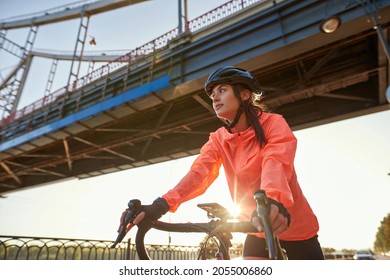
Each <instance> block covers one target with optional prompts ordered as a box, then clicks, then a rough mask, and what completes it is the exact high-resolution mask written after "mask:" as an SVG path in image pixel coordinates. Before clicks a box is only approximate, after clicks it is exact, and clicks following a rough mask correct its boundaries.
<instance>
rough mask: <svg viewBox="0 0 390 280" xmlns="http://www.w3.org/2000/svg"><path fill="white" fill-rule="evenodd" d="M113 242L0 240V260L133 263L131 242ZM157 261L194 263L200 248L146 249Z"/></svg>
mask: <svg viewBox="0 0 390 280" xmlns="http://www.w3.org/2000/svg"><path fill="white" fill-rule="evenodd" d="M112 244H113V241H107V240H106V241H104V240H103V241H102V240H82V239H65V238H47V237H17V236H0V260H136V259H138V256H137V253H136V248H135V245H134V244H133V243H131V240H130V239H129V240H127V241H125V242H122V243H120V244H118V245H117V246H116V248H114V249H112V248H110V246H111V245H112ZM146 249H147V250H148V253H149V255H150V256H151V258H152V259H156V260H164V259H165V260H167V259H169V260H196V259H197V257H198V255H199V250H200V248H199V246H177V245H146Z"/></svg>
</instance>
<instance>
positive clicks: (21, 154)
mask: <svg viewBox="0 0 390 280" xmlns="http://www.w3.org/2000/svg"><path fill="white" fill-rule="evenodd" d="M305 2H310V1H305ZM315 2H321V1H313V3H315ZM315 5H316V4H312V5H311V6H310V5H308V6H307V7H301V8H300V9H301V10H299V9H298V8H296V9H297V10H296V11H300V12H302V14H304V13H305V12H309V11H311V9H313V13H314V11H315V10H316V9H315V8H318V7H317V6H315ZM318 5H319V4H318ZM291 9H292V6H289V5H287V4H286V5H284V6H282V7H281V8H280V9H279V10H276V9H275V11H274V12H275V13H277V12H278V13H279V14H283V13H286V14H287V11H289V10H291ZM293 12H294V11H291V14H290V15H289V16H287V15H286V17H285V18H283V17H282V18H277V19H276V20H275V21H278V20H281V21H282V23H286V24H287V23H288V20H292V19H293ZM272 15H273V14H269V15H268V16H267V17H268V18H269V17H271V16H272ZM253 17H254V18H253V19H252V21H250V20H249V19H250V17H249V18H247V19H246V20H245V21H243V22H242V24H243V26H245V27H246V28H248V29H249V28H250V26H252V25H253V26H254V27H253V29H252V33H251V34H249V35H248V34H245V33H244V30H243V29H242V27H243V26H240V24H239V23H236V24H235V25H230V26H229V27H226V28H225V29H224V30H225V32H230V33H229V34H230V36H227V33H224V32H223V31H219V32H214V33H213V34H211V35H207V36H204V37H202V38H196V36H194V37H193V38H192V40H193V41H192V42H191V43H190V44H187V45H185V46H184V47H178V48H176V49H174V48H172V49H170V50H169V52H168V51H167V50H165V51H166V53H165V54H164V56H162V58H161V62H159V64H153V66H154V67H155V68H154V72H153V75H154V77H153V78H152V79H151V80H153V79H157V78H158V77H161V76H163V74H166V73H169V77H170V85H169V86H168V87H166V88H163V89H161V90H156V91H152V92H150V93H149V94H148V95H147V96H144V97H142V98H139V99H136V100H131V101H129V102H126V103H123V104H120V105H118V106H115V107H112V108H109V109H108V110H105V111H104V112H101V113H99V114H94V115H91V116H89V117H88V118H85V119H80V120H77V122H75V123H73V124H72V125H69V126H66V127H62V128H59V129H57V130H55V131H50V132H49V133H46V134H44V135H40V136H39V137H36V138H34V139H31V140H29V141H26V142H24V143H20V144H19V145H16V146H12V147H11V146H10V148H9V149H7V150H4V151H2V152H1V153H0V159H1V162H0V163H1V166H0V194H1V193H3V194H4V193H7V192H11V191H16V190H20V189H24V188H27V187H32V186H37V185H40V184H44V183H50V182H54V181H58V180H63V179H66V178H72V177H77V178H88V177H92V176H98V175H102V174H107V173H111V172H116V171H120V170H126V169H131V168H135V167H139V166H144V165H148V164H153V163H158V162H163V161H167V160H172V159H177V158H182V157H186V156H189V155H194V154H197V153H198V152H199V149H200V147H201V146H202V144H204V143H205V142H206V141H207V139H208V135H209V133H210V132H211V131H213V130H215V129H217V128H218V127H220V126H221V125H222V122H221V121H220V120H219V119H218V118H217V117H216V116H215V115H214V113H213V110H212V107H211V102H210V100H209V99H208V98H207V96H206V95H205V94H204V92H203V90H202V85H203V83H204V80H205V78H206V76H207V74H208V73H209V72H210V71H211V69H214V68H216V67H218V66H222V65H226V64H234V65H238V66H241V67H244V68H247V69H249V70H251V71H252V73H253V74H254V75H255V76H256V77H257V78H258V79H259V81H260V83H261V84H262V85H263V86H264V89H265V96H266V98H265V103H266V104H267V105H268V106H269V108H270V109H271V110H272V111H273V112H275V113H279V114H282V115H283V116H284V117H285V118H286V120H287V121H288V123H289V124H290V125H291V127H292V128H293V129H295V130H297V129H302V128H307V127H312V126H315V125H319V124H326V123H330V122H333V121H338V120H343V119H346V118H350V117H355V116H360V115H364V114H369V113H373V112H378V111H382V110H386V109H388V105H387V104H386V100H385V91H386V88H387V84H388V78H389V73H388V61H387V59H386V56H385V53H384V51H383V47H382V45H381V44H380V43H379V40H378V35H377V33H376V31H375V30H374V29H373V28H370V26H369V24H368V23H367V22H366V16H365V15H361V16H357V17H356V18H355V19H354V20H350V21H349V22H346V23H345V24H343V25H342V28H340V30H338V31H337V32H336V33H335V34H330V35H325V34H323V33H320V32H319V31H318V30H317V29H316V31H312V33H308V31H305V32H306V35H305V36H304V35H300V38H299V40H296V41H293V42H291V43H288V42H287V41H288V40H290V38H289V37H288V36H292V35H289V34H290V33H287V32H286V31H283V34H282V35H281V36H279V37H280V38H279V39H280V40H281V41H282V42H283V41H284V42H283V43H282V45H280V46H278V47H275V48H271V47H270V48H269V50H267V51H263V50H261V48H263V47H264V45H260V44H259V45H253V43H252V42H253V41H254V40H255V38H256V37H254V36H256V34H255V32H258V31H255V30H256V28H255V24H256V22H257V23H258V22H259V21H258V18H256V17H255V16H253ZM313 17H314V15H313ZM320 17H321V16H320V15H318V19H320ZM389 17H390V10H389V9H383V10H382V11H381V19H382V21H383V22H384V23H386V24H387V23H388V22H389ZM318 21H319V20H315V21H314V20H313V23H310V24H308V27H307V29H306V30H312V29H314V27H313V26H318ZM269 24H271V23H269ZM386 24H384V25H383V27H384V30H385V31H386V34H387V31H388V29H387V25H386ZM257 28H258V27H257ZM286 28H287V27H286ZM316 28H318V27H316ZM233 31H234V32H235V33H234V32H233ZM248 33H250V31H248ZM240 36H242V37H241V38H240ZM228 37H229V38H228ZM279 39H278V40H279ZM275 41H276V40H275ZM275 41H274V42H268V44H269V45H271V44H275ZM239 44H243V45H245V44H246V46H247V49H244V48H243V47H242V46H241V47H240V46H239ZM250 44H252V45H253V46H250ZM264 44H265V43H264ZM200 46H204V47H203V49H200V48H201V47H200ZM223 48H225V51H224V56H223V55H219V54H218V53H221V52H222V51H223ZM229 49H230V50H231V51H229ZM233 53H234V55H232V54H233ZM204 58H208V59H204ZM172 65H173V66H172ZM195 65H196V66H195ZM149 74H150V64H147V65H145V66H141V67H138V68H137V70H134V71H133V75H134V76H135V77H134V78H133V79H134V81H133V82H132V81H131V78H129V79H128V80H126V82H127V83H129V84H133V85H134V87H135V88H136V87H137V86H140V84H137V83H138V82H137V81H138V80H139V77H142V76H146V75H149ZM123 81H124V79H123V78H121V79H116V80H115V79H112V87H113V88H114V89H115V90H113V93H112V95H113V96H115V95H120V94H121V90H120V89H121V88H122V87H123ZM126 82H125V83H126ZM99 92H101V90H100V91H99ZM99 100H100V99H99ZM70 104H71V103H68V105H67V106H68V107H66V106H65V107H61V108H62V109H63V110H64V108H65V109H66V108H68V112H71V113H74V112H76V111H77V109H72V108H71V107H70V106H71V105H70ZM71 113H69V114H70V115H71ZM62 114H64V111H62ZM22 121H23V120H19V122H22ZM53 121H55V120H53ZM20 124H21V123H19V125H20ZM48 124H49V123H43V124H42V126H44V125H48ZM14 125H15V124H14ZM33 130H34V129H33ZM21 135H23V134H21ZM6 140H7V139H5V140H3V142H4V141H6Z"/></svg>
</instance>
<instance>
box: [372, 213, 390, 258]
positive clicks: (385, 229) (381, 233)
mask: <svg viewBox="0 0 390 280" xmlns="http://www.w3.org/2000/svg"><path fill="white" fill-rule="evenodd" d="M374 249H375V251H376V252H381V253H386V252H389V251H390V213H389V214H387V216H386V217H385V218H383V220H382V221H381V225H380V226H379V228H378V231H377V233H376V239H375V242H374Z"/></svg>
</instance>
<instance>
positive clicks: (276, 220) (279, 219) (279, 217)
mask: <svg viewBox="0 0 390 280" xmlns="http://www.w3.org/2000/svg"><path fill="white" fill-rule="evenodd" d="M269 206H270V208H269V221H270V224H271V226H272V230H273V232H274V234H275V235H276V236H277V235H279V234H281V233H282V232H284V231H285V230H287V228H288V225H289V220H288V218H287V217H286V216H285V215H284V214H282V213H281V212H280V211H279V210H280V208H279V207H278V206H276V205H275V204H270V205H269ZM252 224H253V226H254V227H255V228H257V230H258V231H259V232H262V231H263V227H262V225H261V222H260V219H259V218H258V217H257V216H256V215H254V216H253V217H252Z"/></svg>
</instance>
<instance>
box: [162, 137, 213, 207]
mask: <svg viewBox="0 0 390 280" xmlns="http://www.w3.org/2000/svg"><path fill="white" fill-rule="evenodd" d="M220 167H221V159H220V157H219V156H218V151H217V149H216V148H215V146H214V144H213V142H212V140H211V139H209V141H208V142H207V143H206V144H205V145H204V146H203V147H202V149H201V151H200V154H199V156H198V157H197V158H196V159H195V161H194V163H193V164H192V166H191V168H190V171H189V172H188V173H187V174H186V175H185V176H184V177H183V178H182V179H181V180H180V182H179V183H178V184H177V185H176V186H175V187H174V188H173V189H172V190H170V191H168V192H167V193H166V194H165V195H163V196H162V197H163V198H164V199H165V200H166V201H167V203H168V205H169V206H170V210H169V211H170V212H175V211H176V210H177V208H178V207H179V206H180V204H181V203H183V202H185V201H188V200H190V199H192V198H195V197H197V196H199V195H201V194H203V193H204V192H205V191H206V190H207V188H208V187H209V186H210V185H211V184H212V183H213V182H214V180H215V179H216V178H217V177H218V175H219V169H220Z"/></svg>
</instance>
